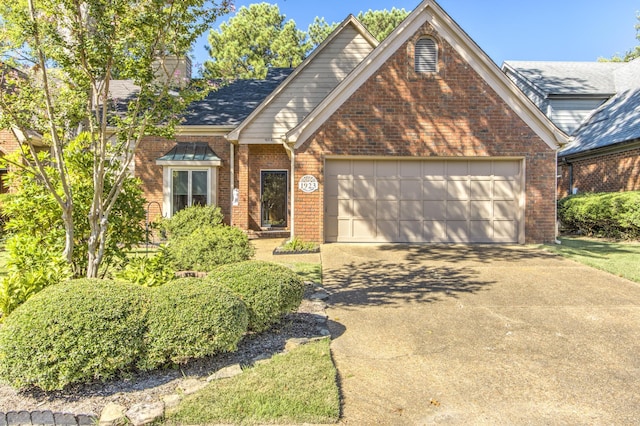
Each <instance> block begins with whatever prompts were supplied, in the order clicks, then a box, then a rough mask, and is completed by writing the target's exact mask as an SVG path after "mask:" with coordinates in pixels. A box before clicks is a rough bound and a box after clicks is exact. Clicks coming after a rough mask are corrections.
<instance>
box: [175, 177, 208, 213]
mask: <svg viewBox="0 0 640 426" xmlns="http://www.w3.org/2000/svg"><path fill="white" fill-rule="evenodd" d="M210 182H211V178H210V170H206V169H205V170H198V169H196V170H193V169H184V170H183V169H172V170H171V215H172V216H173V215H174V214H176V213H177V212H179V211H180V210H182V209H184V208H185V207H189V206H196V205H200V206H207V205H209V204H211V187H210Z"/></svg>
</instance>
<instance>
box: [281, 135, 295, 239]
mask: <svg viewBox="0 0 640 426" xmlns="http://www.w3.org/2000/svg"><path fill="white" fill-rule="evenodd" d="M280 142H281V143H282V146H283V147H284V149H285V150H286V151H287V153H288V154H289V159H290V160H291V179H290V180H291V182H290V185H291V188H290V190H289V193H290V194H291V195H290V198H291V206H290V209H291V214H290V216H291V225H290V226H289V241H293V239H294V237H295V235H296V234H295V223H296V222H295V205H296V199H295V193H296V183H295V176H296V173H295V167H296V152H295V150H294V149H293V148H291V147H290V146H289V144H287V141H286V139H285V137H283V138H282V139H281V140H280Z"/></svg>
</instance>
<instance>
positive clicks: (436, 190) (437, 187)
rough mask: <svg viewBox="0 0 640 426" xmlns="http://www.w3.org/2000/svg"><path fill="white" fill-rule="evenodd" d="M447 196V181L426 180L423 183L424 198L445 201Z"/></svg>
mask: <svg viewBox="0 0 640 426" xmlns="http://www.w3.org/2000/svg"><path fill="white" fill-rule="evenodd" d="M446 198H447V181H445V180H440V181H430V180H425V181H424V182H423V183H422V199H424V200H437V201H444V200H445V199H446Z"/></svg>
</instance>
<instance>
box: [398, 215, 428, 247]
mask: <svg viewBox="0 0 640 426" xmlns="http://www.w3.org/2000/svg"><path fill="white" fill-rule="evenodd" d="M423 226H424V225H423V221H421V220H401V221H400V228H399V241H406V242H409V243H420V242H423V241H424V237H423V232H422V229H423Z"/></svg>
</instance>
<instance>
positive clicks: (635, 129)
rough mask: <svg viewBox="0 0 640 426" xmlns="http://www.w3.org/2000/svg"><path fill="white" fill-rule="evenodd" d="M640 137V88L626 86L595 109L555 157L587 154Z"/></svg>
mask: <svg viewBox="0 0 640 426" xmlns="http://www.w3.org/2000/svg"><path fill="white" fill-rule="evenodd" d="M638 140H640V88H636V89H629V90H626V91H624V92H622V93H619V94H618V95H616V96H614V97H613V98H611V99H609V101H607V102H606V103H604V104H603V105H602V106H600V107H599V108H598V109H596V110H595V111H594V112H593V114H591V115H590V116H589V118H587V119H586V120H585V121H584V122H583V123H582V125H581V126H580V127H579V128H578V129H577V130H576V132H575V133H574V138H573V140H572V141H571V143H569V144H568V145H567V146H565V147H564V148H563V149H562V150H560V152H559V153H558V156H561V157H567V156H570V155H575V154H582V153H587V152H588V153H590V152H592V151H594V150H598V149H601V148H607V147H611V146H612V145H617V144H621V143H625V142H632V141H638Z"/></svg>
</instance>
